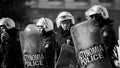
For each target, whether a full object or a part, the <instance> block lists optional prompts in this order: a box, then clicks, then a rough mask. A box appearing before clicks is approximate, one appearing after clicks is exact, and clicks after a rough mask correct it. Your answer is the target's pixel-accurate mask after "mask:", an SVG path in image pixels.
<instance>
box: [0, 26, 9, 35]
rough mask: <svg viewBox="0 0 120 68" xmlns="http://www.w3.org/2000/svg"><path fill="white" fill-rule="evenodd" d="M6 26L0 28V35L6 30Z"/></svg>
mask: <svg viewBox="0 0 120 68" xmlns="http://www.w3.org/2000/svg"><path fill="white" fill-rule="evenodd" d="M6 29H7V28H6V26H5V25H1V26H0V33H2V32H4V31H5V30H6Z"/></svg>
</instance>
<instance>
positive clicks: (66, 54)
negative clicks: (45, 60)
mask: <svg viewBox="0 0 120 68" xmlns="http://www.w3.org/2000/svg"><path fill="white" fill-rule="evenodd" d="M55 68H78V63H77V59H76V55H75V49H74V47H72V46H70V45H67V44H63V45H62V47H61V51H60V55H59V58H58V61H57V63H56V64H55Z"/></svg>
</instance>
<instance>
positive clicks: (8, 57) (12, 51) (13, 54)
mask: <svg viewBox="0 0 120 68" xmlns="http://www.w3.org/2000/svg"><path fill="white" fill-rule="evenodd" d="M0 26H1V29H0V30H1V33H0V34H1V39H0V41H1V45H2V48H3V51H2V55H3V63H2V65H1V66H2V67H3V68H4V67H6V68H23V67H24V64H23V57H22V51H21V46H20V41H19V30H18V29H16V28H15V23H14V21H13V20H12V19H11V18H2V19H1V20H0Z"/></svg>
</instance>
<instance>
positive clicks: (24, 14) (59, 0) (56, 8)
mask: <svg viewBox="0 0 120 68" xmlns="http://www.w3.org/2000/svg"><path fill="white" fill-rule="evenodd" d="M95 4H100V5H104V6H106V8H107V9H108V12H109V15H110V17H111V18H112V19H113V20H114V22H115V23H114V29H115V32H116V34H118V26H119V25H120V0H0V17H1V18H2V17H10V18H12V19H13V20H14V21H15V23H16V26H17V28H19V29H20V30H23V29H24V28H25V26H26V25H27V24H29V23H33V20H34V19H37V18H40V17H48V18H50V19H52V21H53V22H54V23H55V19H56V17H57V15H58V14H59V13H60V12H61V11H69V12H70V13H71V14H72V15H73V16H74V17H75V21H76V23H79V22H81V21H83V20H85V16H84V12H85V10H87V9H88V8H90V7H91V6H92V5H95Z"/></svg>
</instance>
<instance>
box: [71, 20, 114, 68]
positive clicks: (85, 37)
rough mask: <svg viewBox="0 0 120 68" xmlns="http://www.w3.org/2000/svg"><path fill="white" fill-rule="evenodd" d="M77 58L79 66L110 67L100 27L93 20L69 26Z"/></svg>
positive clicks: (87, 67)
mask: <svg viewBox="0 0 120 68" xmlns="http://www.w3.org/2000/svg"><path fill="white" fill-rule="evenodd" d="M71 35H72V39H73V42H74V45H75V51H76V54H77V60H78V62H79V64H80V67H81V68H111V67H112V66H111V63H110V60H109V57H108V55H107V53H106V50H105V47H104V44H103V43H101V41H102V39H101V35H100V28H99V27H98V25H97V24H95V22H94V21H92V20H91V21H89V20H88V21H83V22H81V23H79V24H76V25H75V26H73V27H72V28H71Z"/></svg>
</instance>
